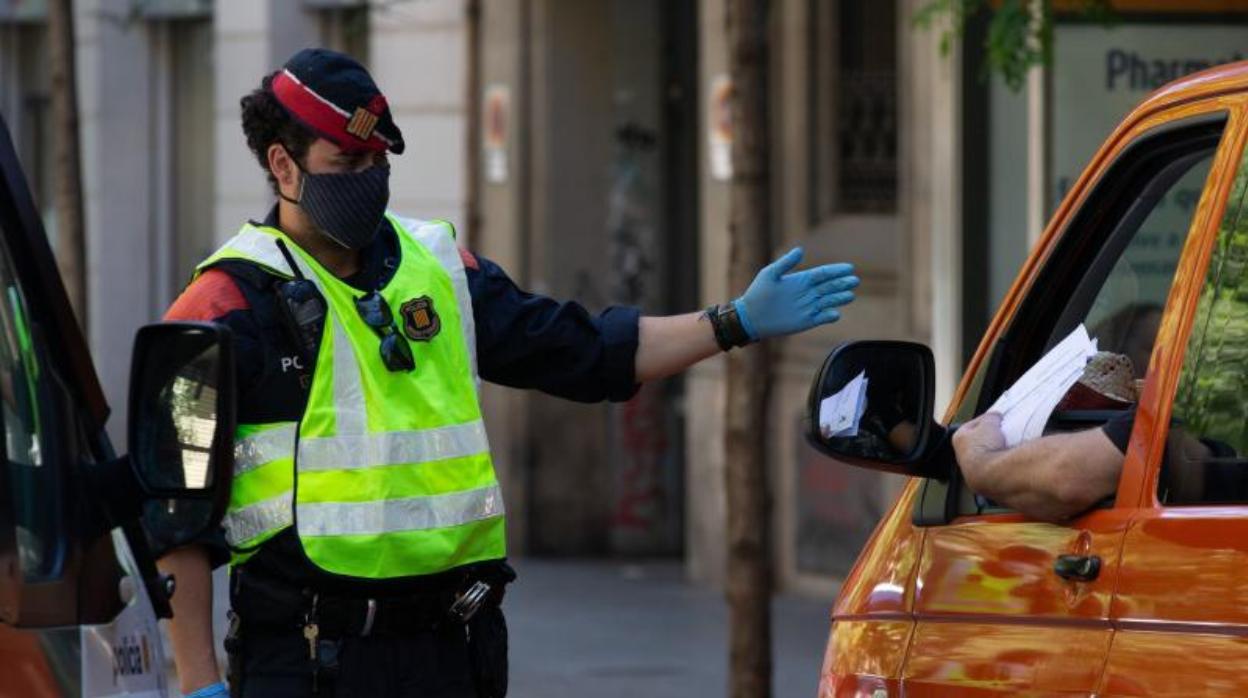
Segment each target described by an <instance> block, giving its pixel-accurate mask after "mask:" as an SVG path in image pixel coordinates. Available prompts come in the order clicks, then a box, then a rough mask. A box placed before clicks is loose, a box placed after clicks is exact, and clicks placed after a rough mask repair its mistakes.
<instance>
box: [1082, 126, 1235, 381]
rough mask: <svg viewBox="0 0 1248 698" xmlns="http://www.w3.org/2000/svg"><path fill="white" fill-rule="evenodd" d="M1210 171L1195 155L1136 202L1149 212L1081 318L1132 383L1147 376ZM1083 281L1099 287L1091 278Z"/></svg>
mask: <svg viewBox="0 0 1248 698" xmlns="http://www.w3.org/2000/svg"><path fill="white" fill-rule="evenodd" d="M1212 166H1213V151H1212V150H1207V151H1204V152H1197V153H1194V154H1192V155H1191V156H1189V157H1186V158H1182V159H1180V160H1178V161H1176V162H1175V163H1174V165H1172V166H1171V168H1168V170H1166V171H1163V173H1162V174H1161V175H1159V178H1158V179H1157V180H1155V181H1154V182H1153V183H1152V184H1151V185H1150V188H1155V191H1153V192H1151V193H1150V194H1147V195H1146V196H1143V197H1141V200H1140V201H1141V203H1142V204H1143V205H1151V206H1152V207H1153V208H1152V210H1151V211H1149V212H1148V213H1147V216H1145V217H1144V220H1143V221H1142V222H1141V223H1140V224H1139V229H1138V230H1137V231H1136V232H1135V235H1133V236H1131V237H1130V239H1129V242H1128V243H1127V246H1126V248H1125V249H1123V250H1122V254H1121V256H1119V257H1118V261H1117V262H1116V263H1115V264H1114V266H1113V268H1112V269H1111V270H1110V272H1109V276H1107V277H1106V278H1105V280H1104V282H1102V285H1101V287H1100V291H1099V292H1097V294H1096V297H1095V300H1093V301H1092V307H1091V308H1089V309H1088V313H1087V316H1086V317H1085V318H1084V324H1085V325H1086V326H1087V328H1088V334H1089V335H1091V336H1092V337H1093V338H1095V339H1096V340H1097V345H1098V348H1099V349H1100V350H1101V351H1109V352H1114V353H1116V354H1122V355H1124V356H1126V357H1127V358H1128V359H1130V360H1131V364H1132V367H1133V368H1134V371H1135V377H1136V378H1143V377H1144V373H1145V372H1146V371H1147V370H1148V360H1149V357H1150V356H1152V353H1153V340H1154V339H1156V337H1157V328H1158V326H1159V325H1160V324H1161V311H1162V308H1163V307H1164V306H1165V303H1166V296H1167V295H1168V294H1169V293H1170V284H1171V282H1173V281H1174V271H1175V269H1176V268H1177V267H1178V263H1179V255H1180V254H1181V253H1182V252H1183V243H1184V242H1185V241H1186V240H1187V230H1188V227H1189V226H1190V225H1191V222H1192V216H1193V215H1194V214H1195V211H1196V204H1197V203H1198V202H1199V201H1200V193H1201V191H1202V190H1203V189H1204V187H1205V180H1206V179H1208V177H1209V169H1210V168H1211V167H1212ZM1172 178H1174V179H1172ZM1135 210H1136V211H1137V212H1138V211H1139V209H1135ZM1110 247H1112V243H1111V245H1110ZM1086 280H1087V281H1088V282H1090V283H1092V284H1095V283H1097V282H1099V279H1096V278H1094V277H1092V275H1089V277H1087V278H1086ZM1077 295H1078V294H1077ZM1063 336H1065V335H1063ZM1057 339H1059V340H1060V339H1061V338H1060V337H1059V338H1057Z"/></svg>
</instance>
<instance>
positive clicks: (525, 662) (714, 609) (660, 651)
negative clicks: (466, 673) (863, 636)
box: [504, 558, 834, 698]
mask: <svg viewBox="0 0 1248 698" xmlns="http://www.w3.org/2000/svg"><path fill="white" fill-rule="evenodd" d="M514 565H515V567H516V571H517V572H518V574H519V579H518V580H517V581H516V583H515V584H513V585H512V586H511V587H509V589H508V593H507V601H506V603H505V605H504V608H505V609H506V611H507V621H508V626H509V630H510V638H511V690H510V692H509V694H508V695H509V696H512V697H513V698H539V697H541V698H545V697H548V696H578V697H579V696H594V697H595V698H624V697H628V698H637V697H640V696H644V697H645V698H668V697H669V696H670V697H671V698H676V697H678V696H679V697H680V698H701V697H702V696H708V697H711V698H716V697H718V696H726V695H728V693H727V666H728V662H727V653H728V626H727V618H728V612H727V606H726V604H725V603H724V600H723V594H722V593H721V592H718V591H712V590H709V589H705V588H700V587H696V586H692V585H689V584H687V583H685V582H684V580H683V577H682V568H681V566H680V563H678V562H662V563H628V562H620V561H618V560H615V561H612V560H604V561H583V560H575V561H557V560H544V559H532V558H524V559H521V560H519V561H517V562H515V563H514ZM833 592H834V590H833V589H829V591H828V597H827V598H826V599H824V600H812V599H806V598H794V597H787V596H782V597H780V598H778V599H777V600H776V601H775V603H774V604H773V625H772V628H773V638H774V642H773V647H774V653H773V656H774V663H775V664H774V672H773V674H774V683H773V686H774V688H775V690H774V695H775V696H776V698H814V696H815V693H816V690H817V688H818V683H819V667H820V664H821V662H822V659H823V649H824V644H825V642H826V641H827V633H828V617H829V609H830V606H831V599H832V595H833Z"/></svg>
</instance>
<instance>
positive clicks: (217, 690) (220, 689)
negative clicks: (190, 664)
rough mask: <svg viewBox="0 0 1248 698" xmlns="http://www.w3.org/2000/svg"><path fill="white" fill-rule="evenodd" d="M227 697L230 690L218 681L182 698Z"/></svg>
mask: <svg viewBox="0 0 1248 698" xmlns="http://www.w3.org/2000/svg"><path fill="white" fill-rule="evenodd" d="M229 695H230V689H228V688H226V687H225V684H224V683H222V682H220V681H218V682H216V683H214V684H210V685H208V686H204V687H203V688H198V689H195V690H194V691H191V692H190V693H186V694H184V695H183V696H182V698H227V697H228V696H229Z"/></svg>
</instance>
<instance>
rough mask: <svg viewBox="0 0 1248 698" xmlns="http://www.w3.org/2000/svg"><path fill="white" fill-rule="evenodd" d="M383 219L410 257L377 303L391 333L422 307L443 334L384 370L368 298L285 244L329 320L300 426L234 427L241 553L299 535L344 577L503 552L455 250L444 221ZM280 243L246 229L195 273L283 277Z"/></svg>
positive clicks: (417, 569)
mask: <svg viewBox="0 0 1248 698" xmlns="http://www.w3.org/2000/svg"><path fill="white" fill-rule="evenodd" d="M389 219H390V222H391V224H392V225H393V226H394V228H395V229H396V231H398V232H399V240H400V249H401V253H402V256H401V262H400V265H399V269H398V270H396V272H395V275H394V278H393V279H392V280H391V281H390V282H389V283H387V285H386V287H385V288H383V289H381V293H382V295H383V297H385V298H386V300H387V302H388V303H389V305H390V306H391V310H392V311H393V314H394V316H395V321H396V323H397V328H398V330H399V332H400V333H402V332H403V331H404V323H405V322H406V321H407V319H406V318H405V315H404V313H405V311H403V309H402V307H403V305H404V304H405V303H407V302H412V301H420V302H421V303H424V304H425V305H424V306H417V307H426V308H427V310H428V313H429V314H430V315H433V316H434V317H435V319H436V321H437V322H440V323H441V324H440V327H441V328H442V330H441V332H440V333H438V334H435V335H434V336H433V337H432V338H430V339H429V340H428V341H422V340H417V339H411V337H412V336H420V335H418V334H412V335H409V343H410V345H411V347H412V350H413V354H414V356H415V357H416V369H415V370H413V371H411V372H406V373H399V374H395V373H391V372H389V371H388V370H387V369H386V368H385V367H384V365H383V363H382V361H381V359H380V354H379V339H378V337H377V335H376V334H375V333H374V331H373V330H372V329H371V328H369V327H368V326H367V325H365V324H364V323H363V321H362V320H360V319H359V317H358V314H357V313H356V311H355V309H354V298H355V297H357V296H359V295H361V294H360V292H359V291H358V290H354V289H351V288H350V287H349V286H347V285H346V284H345V283H343V282H341V281H340V280H338V279H337V278H336V277H333V276H332V275H331V274H329V272H327V271H326V270H325V269H324V268H322V267H321V266H320V265H319V264H318V263H316V261H315V260H314V259H313V258H311V257H310V256H308V255H306V253H304V252H303V251H302V250H300V249H298V247H297V246H296V245H295V244H294V243H293V242H292V241H290V240H289V238H285V240H286V245H287V246H288V247H289V248H290V251H291V252H292V255H293V256H294V258H295V260H296V264H298V266H299V272H300V274H301V275H302V276H304V277H305V278H307V279H310V280H312V281H313V282H314V283H316V284H317V287H318V288H319V289H320V290H321V293H322V295H323V296H325V298H326V300H327V302H328V304H329V307H330V312H329V314H328V316H327V321H326V327H325V332H324V334H323V336H322V341H321V349H320V354H319V355H318V357H317V360H316V367H315V369H314V373H313V380H312V386H311V390H310V393H309V398H308V406H307V408H306V410H305V412H304V415H303V418H302V419H301V421H300V423H299V424H298V425H297V426H296V425H295V424H281V425H266V426H256V425H250V426H248V425H244V426H241V427H240V430H239V434H238V439H237V441H236V447H235V451H236V458H235V461H236V462H235V478H236V479H235V487H234V491H233V492H231V500H230V508H229V511H228V513H227V515H226V518H225V520H224V522H223V523H224V525H225V528H226V533H227V540H228V541H229V542H230V544H231V546H234V547H235V549H236V550H242V549H246V548H248V546H251V547H252V548H254V547H255V546H257V545H259V544H260V543H263V542H264V541H265V540H268V538H270V537H272V536H273V535H274V534H276V533H277V532H279V531H281V530H283V529H284V528H286V527H288V526H290V525H292V524H294V525H296V526H297V528H298V532H299V539H300V541H301V542H302V544H303V546H304V550H305V552H306V553H307V554H308V557H309V559H311V560H312V561H313V562H314V563H316V564H317V565H318V566H320V567H322V568H323V569H326V570H328V571H330V572H334V573H337V574H343V575H350V576H360V577H370V578H388V577H396V576H410V575H419V574H431V573H435V572H440V571H443V570H446V569H449V568H451V567H455V566H458V565H461V564H465V563H468V562H473V561H477V560H485V559H495V558H499V557H503V556H504V555H505V554H506V551H505V544H504V538H505V535H504V529H503V505H502V496H501V493H500V491H499V487H498V481H497V477H496V475H495V473H494V469H493V464H492V462H491V460H490V456H489V442H488V439H487V438H486V433H485V427H484V424H483V423H482V421H481V412H480V405H479V404H478V402H477V384H478V377H477V364H476V352H475V349H476V336H475V329H474V326H473V318H472V298H471V296H470V295H469V292H468V284H467V275H466V273H465V271H464V268H463V262H462V259H461V257H460V254H459V249H458V247H457V246H456V244H455V241H454V238H453V235H452V233H451V231H450V228H449V224H445V223H421V222H419V221H411V220H406V219H399V218H396V217H393V216H390V217H389ZM279 236H282V234H281V233H280V231H277V230H275V229H271V228H257V227H254V226H250V225H248V226H244V227H243V229H242V230H241V231H240V232H239V234H238V235H237V236H235V237H234V238H233V239H232V240H230V241H229V242H227V243H226V245H225V246H224V247H222V249H221V250H219V251H218V252H217V253H216V254H214V255H213V256H212V257H210V258H209V259H208V260H207V261H205V262H204V263H203V264H202V265H201V266H200V269H204V268H206V267H208V266H211V265H212V264H215V263H216V262H218V261H221V260H226V259H243V260H247V261H250V262H252V263H254V264H258V265H260V266H262V267H264V268H266V269H267V270H269V271H271V272H272V273H274V274H277V275H280V276H283V277H287V278H289V277H291V276H292V275H293V274H292V273H291V270H290V268H289V263H288V262H287V260H286V258H285V256H284V255H282V253H281V251H280V250H279V249H278V247H277V245H276V240H277V238H278V237H279ZM282 237H284V236H282ZM422 299H423V300H422ZM435 314H436V315H435ZM417 327H419V326H418V325H417ZM448 330H453V332H452V331H448ZM398 396H402V397H398ZM296 454H297V457H296ZM292 460H293V462H292ZM296 479H297V482H296ZM292 500H294V501H293V504H294V506H293V512H292V506H291V504H292ZM292 514H293V515H292Z"/></svg>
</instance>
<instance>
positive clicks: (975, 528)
mask: <svg viewBox="0 0 1248 698" xmlns="http://www.w3.org/2000/svg"><path fill="white" fill-rule="evenodd" d="M1135 119H1136V120H1135V121H1134V122H1133V123H1129V124H1127V125H1126V126H1124V127H1121V128H1120V129H1119V130H1118V132H1116V134H1115V135H1114V136H1113V137H1112V138H1111V140H1110V141H1109V142H1108V143H1107V145H1106V146H1105V147H1104V148H1103V149H1102V151H1101V152H1100V153H1099V154H1098V156H1097V157H1096V158H1094V160H1093V164H1092V165H1091V166H1090V167H1089V170H1088V172H1087V173H1085V175H1084V177H1083V178H1082V179H1081V180H1080V182H1079V183H1078V184H1077V186H1076V187H1075V189H1074V190H1072V193H1071V195H1070V197H1069V198H1068V201H1067V203H1066V204H1064V206H1063V208H1062V209H1061V210H1060V211H1059V212H1058V214H1057V216H1056V217H1055V219H1054V222H1053V223H1052V225H1051V230H1050V233H1049V235H1047V236H1046V237H1045V238H1044V240H1042V242H1041V244H1040V245H1039V246H1038V247H1037V249H1036V250H1035V251H1033V255H1032V258H1031V259H1030V260H1029V262H1028V264H1027V266H1025V268H1024V270H1023V272H1022V274H1021V275H1020V277H1019V280H1018V282H1016V284H1015V287H1014V289H1012V290H1011V293H1010V295H1009V297H1008V298H1007V299H1006V302H1005V304H1004V306H1003V310H1002V311H1001V312H1000V313H999V315H998V318H997V319H996V320H995V321H994V323H993V325H992V327H991V328H990V330H989V332H988V334H987V335H986V336H985V339H984V343H983V345H981V350H980V352H979V354H978V355H977V359H976V361H975V362H973V363H972V366H971V369H970V370H971V371H972V375H971V376H970V380H968V381H966V385H967V386H969V387H968V388H966V389H964V392H963V394H962V397H961V400H960V404H958V405H957V408H958V420H955V421H965V420H966V419H969V418H970V417H971V416H973V415H977V414H980V413H982V412H983V411H985V410H986V409H987V408H988V406H990V405H991V404H992V402H993V401H994V400H995V398H996V397H997V396H998V395H1000V393H1001V392H1002V391H1004V390H1005V389H1006V388H1007V387H1008V386H1009V385H1010V384H1011V383H1012V382H1013V381H1014V380H1016V379H1017V378H1018V377H1019V376H1020V375H1021V374H1022V373H1023V372H1024V371H1026V369H1027V368H1028V367H1030V366H1031V365H1032V364H1033V363H1034V362H1035V361H1036V360H1037V359H1039V358H1040V357H1041V356H1043V354H1044V352H1045V351H1046V350H1047V349H1048V348H1050V347H1052V346H1053V345H1054V344H1056V343H1057V342H1058V341H1060V340H1061V339H1062V338H1064V337H1065V336H1066V335H1067V334H1068V333H1070V332H1071V331H1072V330H1073V329H1074V328H1076V327H1077V326H1078V325H1079V324H1080V323H1083V324H1084V325H1085V326H1086V327H1087V328H1088V331H1089V333H1090V334H1091V335H1092V336H1093V337H1096V338H1097V339H1098V341H1099V343H1100V349H1101V350H1103V351H1112V352H1115V353H1119V354H1124V355H1127V356H1128V357H1130V358H1131V359H1132V362H1133V363H1134V365H1135V371H1136V375H1137V376H1138V377H1139V378H1140V379H1141V380H1143V381H1144V383H1143V384H1144V386H1145V387H1144V392H1145V394H1148V393H1149V391H1150V390H1151V391H1155V390H1156V385H1157V383H1158V381H1159V380H1160V378H1161V377H1160V376H1159V375H1158V374H1157V372H1156V371H1149V370H1148V367H1149V363H1148V361H1149V359H1148V357H1149V355H1150V351H1151V347H1152V343H1153V339H1154V336H1155V334H1156V327H1157V323H1158V322H1159V319H1160V317H1161V309H1162V306H1163V304H1164V303H1165V300H1166V298H1167V295H1168V294H1169V290H1170V287H1171V281H1172V278H1173V276H1174V270H1175V268H1176V265H1177V262H1178V259H1179V256H1180V253H1181V250H1182V249H1183V244H1184V241H1185V239H1186V237H1187V236H1188V234H1189V233H1188V231H1189V229H1190V230H1192V231H1199V230H1201V228H1202V226H1205V225H1208V221H1207V219H1208V216H1207V211H1206V209H1207V206H1206V205H1205V204H1204V203H1199V205H1198V202H1203V201H1205V200H1207V199H1208V198H1209V196H1210V191H1209V190H1208V189H1207V186H1208V184H1209V183H1210V182H1212V181H1213V180H1212V179H1211V178H1210V177H1209V174H1210V172H1213V171H1215V168H1216V165H1217V163H1219V162H1220V159H1224V158H1225V157H1226V153H1225V146H1224V142H1225V140H1226V139H1225V138H1224V135H1225V133H1226V132H1227V128H1228V127H1227V124H1228V118H1227V114H1226V111H1225V109H1223V108H1221V107H1219V106H1218V105H1216V104H1212V103H1211V104H1207V105H1204V106H1200V105H1196V106H1193V105H1187V106H1185V107H1183V108H1182V109H1172V110H1169V111H1163V112H1161V113H1152V114H1147V113H1145V114H1143V115H1138V116H1137V117H1135ZM1113 416H1114V413H1110V412H1104V411H1087V410H1085V411H1059V412H1055V413H1054V415H1053V417H1052V418H1051V419H1050V421H1049V423H1048V424H1047V425H1046V433H1053V432H1056V431H1070V430H1077V429H1088V428H1096V427H1098V426H1099V425H1100V424H1102V423H1104V422H1105V421H1106V420H1108V419H1110V418H1112V417H1113ZM1142 457H1143V454H1142V453H1140V452H1139V450H1138V449H1131V450H1130V451H1129V453H1128V454H1127V463H1126V465H1125V467H1124V470H1123V473H1124V475H1123V478H1124V481H1125V480H1126V479H1127V478H1129V477H1130V476H1131V475H1132V474H1133V473H1136V474H1138V473H1140V472H1142V466H1141V464H1140V463H1139V462H1138V461H1139V460H1140V459H1141V458H1142ZM957 475H958V474H957V472H956V468H955V472H954V477H953V478H951V480H950V481H949V482H948V484H947V485H946V484H942V483H938V482H936V481H930V482H928V483H927V485H926V486H925V487H924V489H923V496H922V498H921V500H920V502H919V505H918V507H917V509H916V512H915V518H916V521H918V522H920V523H923V524H926V525H927V526H928V528H927V533H926V536H925V537H924V541H923V548H922V554H921V561H920V565H919V570H918V574H917V577H916V580H915V586H914V598H915V601H914V613H915V620H916V626H915V631H914V635H913V640H912V642H911V645H910V648H909V651H908V654H907V658H906V663H905V667H904V670H903V677H902V683H903V687H904V691H905V694H906V695H913V696H925V695H957V696H971V695H1009V694H1015V693H1018V692H1020V691H1025V692H1038V693H1046V694H1048V693H1059V694H1060V693H1070V694H1083V695H1088V694H1091V693H1093V692H1094V691H1095V690H1096V687H1097V684H1098V680H1099V679H1100V676H1101V672H1102V669H1103V667H1104V664H1105V661H1106V659H1107V657H1108V656H1109V652H1110V647H1111V642H1112V638H1113V628H1112V624H1111V599H1112V595H1113V591H1114V586H1115V583H1116V580H1117V575H1118V567H1119V559H1120V550H1121V547H1122V543H1123V539H1124V536H1125V535H1126V532H1127V530H1128V525H1129V523H1130V521H1131V518H1132V516H1133V514H1134V507H1135V502H1134V501H1125V500H1124V499H1122V498H1116V499H1113V500H1107V501H1105V502H1102V504H1101V505H1100V506H1098V507H1095V508H1093V509H1092V510H1090V511H1088V512H1086V513H1084V514H1082V515H1080V516H1078V517H1077V518H1075V519H1074V520H1072V521H1069V522H1066V523H1064V524H1061V525H1058V524H1050V523H1040V522H1035V521H1029V520H1026V519H1025V518H1024V517H1022V516H1021V515H1020V514H1018V513H1015V512H1011V511H1008V510H1006V509H1004V508H1002V507H1000V506H998V505H996V504H995V503H993V502H988V501H985V500H983V499H982V498H979V497H976V496H974V495H973V494H972V493H971V492H969V491H968V490H967V489H966V488H965V486H964V485H963V484H962V483H961V481H960V478H959V477H958V476H957ZM1120 487H1122V485H1121V484H1120ZM1059 556H1076V557H1077V558H1079V559H1085V560H1090V559H1092V558H1095V559H1096V560H1097V561H1098V562H1099V573H1098V574H1092V575H1088V576H1087V578H1086V579H1074V578H1072V579H1066V578H1062V577H1059V576H1058V575H1057V574H1055V570H1054V564H1055V561H1056V560H1057V558H1058V557H1059Z"/></svg>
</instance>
